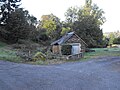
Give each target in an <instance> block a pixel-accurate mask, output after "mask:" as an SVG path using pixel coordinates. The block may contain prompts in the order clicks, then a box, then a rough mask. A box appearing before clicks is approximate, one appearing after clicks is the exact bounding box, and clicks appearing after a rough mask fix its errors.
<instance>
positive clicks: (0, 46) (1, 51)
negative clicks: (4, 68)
mask: <svg viewBox="0 0 120 90" xmlns="http://www.w3.org/2000/svg"><path fill="white" fill-rule="evenodd" d="M0 60H5V61H11V62H21V58H20V57H18V56H17V55H16V51H15V50H10V49H8V48H7V44H6V43H3V42H0Z"/></svg>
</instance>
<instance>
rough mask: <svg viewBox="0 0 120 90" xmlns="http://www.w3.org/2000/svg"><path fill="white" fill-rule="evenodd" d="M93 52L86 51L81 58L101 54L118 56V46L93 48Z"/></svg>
mask: <svg viewBox="0 0 120 90" xmlns="http://www.w3.org/2000/svg"><path fill="white" fill-rule="evenodd" d="M92 50H95V52H87V53H85V54H84V58H83V59H86V60H87V59H91V58H97V57H101V56H102V57H103V56H120V48H94V49H92Z"/></svg>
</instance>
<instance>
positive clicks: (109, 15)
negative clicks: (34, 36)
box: [22, 0, 120, 32]
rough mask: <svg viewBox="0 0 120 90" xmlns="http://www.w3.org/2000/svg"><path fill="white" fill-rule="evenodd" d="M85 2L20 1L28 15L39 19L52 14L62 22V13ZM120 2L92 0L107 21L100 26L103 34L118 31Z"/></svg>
mask: <svg viewBox="0 0 120 90" xmlns="http://www.w3.org/2000/svg"><path fill="white" fill-rule="evenodd" d="M84 2H85V0H31V1H30V0H22V7H23V8H25V9H27V10H28V11H29V12H30V14H32V15H34V16H35V17H37V18H38V20H39V19H40V17H41V16H42V15H46V14H51V13H53V14H54V15H56V16H57V17H59V18H60V19H61V20H64V19H65V17H64V13H65V12H66V10H67V9H68V8H69V7H71V6H81V5H82V6H83V5H84ZM119 2H120V1H119V0H93V3H95V4H97V5H98V6H99V8H101V9H103V11H104V12H105V17H106V19H107V21H106V23H104V25H103V26H102V28H103V32H111V31H117V30H119V31H120V25H119V22H120V10H119V9H120V3H119Z"/></svg>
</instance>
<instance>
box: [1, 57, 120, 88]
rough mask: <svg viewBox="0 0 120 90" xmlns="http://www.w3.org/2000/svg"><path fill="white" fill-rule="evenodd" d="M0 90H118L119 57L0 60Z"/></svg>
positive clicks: (119, 76) (119, 80) (119, 78)
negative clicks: (51, 62) (54, 61)
mask: <svg viewBox="0 0 120 90" xmlns="http://www.w3.org/2000/svg"><path fill="white" fill-rule="evenodd" d="M0 90H120V57H102V58H98V59H94V60H90V61H85V62H75V63H65V64H60V65H49V66H40V65H26V64H16V63H11V62H6V61H0Z"/></svg>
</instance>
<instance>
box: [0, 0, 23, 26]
mask: <svg viewBox="0 0 120 90" xmlns="http://www.w3.org/2000/svg"><path fill="white" fill-rule="evenodd" d="M20 1H21V0H0V5H1V7H0V16H1V17H0V24H6V19H7V18H8V15H9V14H10V13H11V12H12V11H14V10H15V9H16V8H18V7H19V4H18V3H19V2H20Z"/></svg>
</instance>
